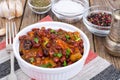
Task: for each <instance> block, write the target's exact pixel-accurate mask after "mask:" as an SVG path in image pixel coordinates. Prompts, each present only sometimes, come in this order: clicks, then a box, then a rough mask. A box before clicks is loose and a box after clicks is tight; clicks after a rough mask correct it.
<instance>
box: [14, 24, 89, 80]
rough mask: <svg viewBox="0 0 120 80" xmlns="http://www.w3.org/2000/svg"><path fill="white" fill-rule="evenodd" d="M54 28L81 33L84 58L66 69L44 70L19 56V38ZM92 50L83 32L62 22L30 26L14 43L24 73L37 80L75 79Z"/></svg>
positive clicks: (16, 55) (17, 36)
mask: <svg viewBox="0 0 120 80" xmlns="http://www.w3.org/2000/svg"><path fill="white" fill-rule="evenodd" d="M43 26H44V27H45V28H52V29H59V28H61V29H63V30H66V31H78V32H80V35H81V37H82V39H83V42H84V55H83V57H82V58H81V59H80V60H79V61H77V62H75V63H73V64H71V65H69V66H66V67H61V68H42V67H37V66H34V65H31V64H29V63H27V62H26V61H24V60H23V59H22V58H21V57H20V55H19V36H21V35H24V34H26V33H27V32H28V31H30V30H31V29H32V28H41V27H43ZM89 49H90V44H89V40H88V38H87V36H86V35H85V34H84V33H83V31H81V30H80V29H78V28H76V27H75V26H72V25H70V24H66V23H61V22H40V23H36V24H33V25H30V26H27V27H26V28H24V29H23V30H21V31H20V32H19V33H18V34H17V35H16V37H15V39H14V42H13V50H14V53H15V57H16V59H17V61H18V63H19V66H20V68H21V69H22V71H23V72H24V73H26V74H27V75H28V76H29V77H31V78H34V79H36V80H68V79H70V78H72V77H74V76H75V75H76V74H78V73H79V72H80V70H81V69H82V68H83V66H84V63H85V60H86V58H87V56H88V53H89Z"/></svg>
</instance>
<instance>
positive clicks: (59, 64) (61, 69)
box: [13, 22, 90, 80]
mask: <svg viewBox="0 0 120 80" xmlns="http://www.w3.org/2000/svg"><path fill="white" fill-rule="evenodd" d="M89 49H90V44H89V40H88V38H87V36H86V35H85V34H84V33H83V31H81V30H80V29H78V28H76V27H75V26H72V25H70V24H66V23H61V22H41V23H36V24H33V25H30V26H28V27H26V28H24V29H23V30H21V31H20V32H19V33H18V34H17V35H16V37H15V39H14V42H13V50H14V53H15V57H16V59H17V61H18V63H19V66H20V68H21V69H22V71H23V72H24V73H26V74H27V75H28V76H30V77H31V78H34V79H36V80H68V79H70V78H72V77H74V76H75V75H76V74H78V73H79V72H80V70H81V69H82V68H83V66H84V63H85V60H86V58H87V56H88V53H89Z"/></svg>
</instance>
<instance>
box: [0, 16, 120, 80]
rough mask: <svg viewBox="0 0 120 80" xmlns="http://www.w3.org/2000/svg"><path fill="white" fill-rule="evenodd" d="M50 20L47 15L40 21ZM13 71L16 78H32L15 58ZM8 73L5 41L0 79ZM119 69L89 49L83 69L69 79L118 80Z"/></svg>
mask: <svg viewBox="0 0 120 80" xmlns="http://www.w3.org/2000/svg"><path fill="white" fill-rule="evenodd" d="M46 20H47V21H51V20H52V19H51V18H50V17H49V16H47V17H45V18H44V19H42V20H41V21H46ZM15 72H16V75H17V77H18V80H33V79H32V78H30V77H29V76H27V75H26V74H24V73H23V72H22V70H21V69H20V68H19V65H18V63H17V60H15ZM9 73H10V60H9V54H7V53H6V51H5V41H4V39H3V41H2V42H1V43H0V80H7V75H8V74H9ZM119 78H120V71H119V70H117V69H115V68H114V66H113V65H112V64H110V63H109V62H108V61H106V60H105V59H103V58H101V57H99V56H98V55H97V54H96V53H94V52H92V51H90V52H89V55H88V58H87V59H86V62H85V66H84V67H83V69H82V70H81V71H80V72H79V74H77V75H76V76H75V77H73V78H72V79H70V80H120V79H119Z"/></svg>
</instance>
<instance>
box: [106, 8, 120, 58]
mask: <svg viewBox="0 0 120 80" xmlns="http://www.w3.org/2000/svg"><path fill="white" fill-rule="evenodd" d="M104 46H105V48H106V49H107V51H108V52H109V53H110V54H112V55H113V56H120V9H116V10H114V12H113V21H112V25H111V30H110V33H109V35H108V36H107V37H106V39H105V42H104Z"/></svg>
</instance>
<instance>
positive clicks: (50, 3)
mask: <svg viewBox="0 0 120 80" xmlns="http://www.w3.org/2000/svg"><path fill="white" fill-rule="evenodd" d="M30 1H31V0H28V5H29V6H30V7H32V8H36V9H40V8H41V9H45V8H48V7H50V6H51V5H52V0H50V4H49V5H47V6H43V7H36V6H33V5H32V4H31V3H30Z"/></svg>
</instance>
